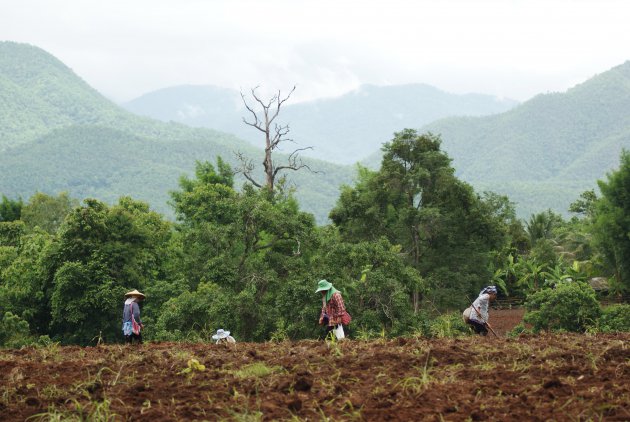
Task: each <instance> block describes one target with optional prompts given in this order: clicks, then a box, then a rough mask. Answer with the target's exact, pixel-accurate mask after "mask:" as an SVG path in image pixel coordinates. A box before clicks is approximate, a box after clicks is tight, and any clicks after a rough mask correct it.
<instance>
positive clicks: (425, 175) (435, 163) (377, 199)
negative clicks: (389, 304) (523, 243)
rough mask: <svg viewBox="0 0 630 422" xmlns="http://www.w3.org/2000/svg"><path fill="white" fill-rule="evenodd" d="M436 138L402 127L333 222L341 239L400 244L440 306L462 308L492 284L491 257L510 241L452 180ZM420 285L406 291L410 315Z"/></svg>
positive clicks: (345, 197)
mask: <svg viewBox="0 0 630 422" xmlns="http://www.w3.org/2000/svg"><path fill="white" fill-rule="evenodd" d="M440 144H441V140H440V138H439V137H437V136H434V135H431V134H424V135H418V134H417V133H416V131H414V130H410V129H407V130H405V131H403V132H399V133H396V135H395V137H394V139H393V140H392V142H391V143H387V144H385V146H384V147H383V150H384V157H383V162H382V165H381V169H380V170H379V171H378V172H373V171H370V170H368V169H362V172H361V175H360V179H359V181H358V182H357V184H356V186H355V187H354V188H351V187H346V188H345V189H344V190H343V192H342V194H341V197H340V199H339V202H338V204H337V206H336V207H335V208H334V209H333V210H332V212H331V219H332V220H333V222H334V223H335V224H336V225H337V226H338V227H339V229H340V232H341V234H342V236H343V238H344V239H345V240H347V241H373V240H375V239H378V238H379V237H384V238H386V239H388V240H389V241H390V242H392V243H394V244H399V245H401V246H402V251H401V252H402V253H403V254H404V256H405V259H406V261H407V262H408V264H409V265H410V266H411V267H412V268H414V269H416V270H417V271H418V272H419V274H420V275H421V277H422V279H423V280H424V282H425V283H426V285H427V286H428V287H430V288H429V289H428V292H427V294H426V295H425V297H426V298H427V299H430V300H431V301H433V302H435V303H436V304H438V305H440V306H444V305H450V306H462V305H464V304H465V303H466V302H467V299H466V295H467V294H468V295H472V294H473V293H475V292H477V291H478V290H479V288H480V287H481V285H483V284H484V283H486V282H487V280H488V279H489V278H490V276H491V275H490V273H489V270H490V261H489V256H490V251H492V250H497V249H501V247H502V246H503V245H504V243H506V242H507V241H508V236H507V233H506V231H505V230H502V229H505V227H504V226H503V223H504V221H502V219H501V218H499V217H498V216H497V215H495V214H493V213H492V212H491V211H490V209H489V207H486V204H484V200H483V199H482V198H480V197H479V196H477V195H476V194H475V192H474V190H473V189H472V188H471V187H470V186H469V185H468V184H466V183H464V182H462V181H460V180H459V179H457V178H456V177H455V176H454V169H453V168H452V167H451V165H450V159H449V158H448V156H447V155H446V154H445V153H444V152H442V151H441V150H440ZM420 293H421V292H420V290H419V286H416V287H414V288H413V289H412V300H413V303H414V309H415V310H416V311H417V310H418V309H419V306H420V299H421V295H420Z"/></svg>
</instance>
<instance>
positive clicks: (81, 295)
mask: <svg viewBox="0 0 630 422" xmlns="http://www.w3.org/2000/svg"><path fill="white" fill-rule="evenodd" d="M384 149H385V158H384V160H383V164H382V166H381V169H380V170H379V171H370V170H368V169H362V170H361V176H360V178H359V180H358V181H357V183H356V185H355V186H354V187H346V188H345V189H344V191H343V193H342V195H341V196H340V197H339V200H338V204H337V207H336V208H335V209H334V210H333V212H332V213H331V218H332V220H333V221H334V224H333V225H329V226H324V227H321V226H317V225H316V224H315V220H314V218H313V216H312V215H311V214H309V213H305V212H303V211H301V210H300V208H299V206H298V202H297V201H296V199H295V198H294V197H293V195H292V192H291V190H283V189H279V190H276V191H274V192H270V191H268V190H267V189H255V188H254V187H252V186H251V185H244V186H243V187H242V189H240V190H236V189H235V187H234V176H233V172H232V170H231V167H230V166H229V164H228V163H227V162H225V161H223V160H222V159H220V158H219V159H218V160H217V163H216V165H213V164H210V163H208V162H198V163H197V165H196V170H195V176H194V178H190V177H187V176H182V177H181V178H180V180H179V185H178V189H176V190H173V191H172V192H171V205H172V207H173V209H174V214H175V216H176V217H177V221H176V222H170V221H168V220H166V219H164V217H163V216H162V215H160V214H157V213H155V212H153V211H151V210H150V209H149V207H148V205H147V204H146V203H143V202H140V201H137V200H134V199H132V198H130V197H121V198H119V200H118V202H117V203H116V204H115V205H111V206H110V205H107V204H105V203H103V202H101V201H98V200H95V199H88V200H85V201H83V203H81V204H77V203H76V202H75V201H74V200H72V199H70V197H69V196H68V194H66V193H61V194H59V195H58V196H56V197H53V196H49V195H46V194H43V193H38V194H36V195H34V196H33V197H31V198H30V199H29V200H28V201H27V202H26V203H25V204H22V203H21V201H15V200H9V199H7V200H6V201H5V203H6V204H9V203H10V204H16V203H20V204H21V205H20V218H19V219H15V220H13V221H3V222H0V315H1V317H2V322H1V324H2V327H3V328H4V330H6V332H5V334H4V335H3V337H2V339H0V340H2V344H4V345H5V346H19V345H22V344H27V343H34V342H44V343H45V342H47V341H51V340H50V339H52V340H53V341H62V342H64V343H79V344H87V343H94V342H98V341H107V342H111V341H117V340H119V339H120V314H121V310H122V309H121V308H122V306H121V305H122V296H123V294H124V292H125V291H127V290H130V289H133V288H138V289H140V290H142V291H144V292H145V294H146V295H147V300H146V302H145V303H143V306H142V320H143V322H144V323H145V325H146V329H145V333H144V334H145V338H147V339H156V340H158V339H162V340H199V339H202V340H203V339H205V340H207V339H209V338H210V336H211V335H212V334H213V333H214V332H215V330H216V329H217V328H227V329H230V330H231V331H232V332H233V333H234V334H235V335H236V336H237V337H238V338H239V339H240V340H266V339H274V340H280V339H287V338H291V339H300V338H313V337H318V336H320V335H322V333H323V331H322V328H321V327H319V326H318V325H317V324H316V321H317V319H318V316H319V311H320V305H321V303H320V301H319V298H318V296H317V295H316V294H315V293H314V290H315V285H316V283H317V281H318V280H319V279H322V278H326V279H328V280H331V281H333V283H334V284H335V286H336V287H337V288H338V289H340V290H341V291H342V292H343V295H344V297H345V299H346V304H347V308H348V310H349V312H350V313H351V314H352V316H353V323H352V325H351V327H350V331H351V333H352V335H353V336H355V337H357V338H370V337H375V336H381V335H388V336H393V335H410V334H414V335H425V336H435V337H442V336H457V335H465V334H467V333H469V332H470V331H469V329H468V328H467V327H466V326H464V325H462V323H461V320H460V319H459V313H458V312H457V311H456V312H454V313H452V312H446V313H444V312H443V311H444V310H449V309H451V310H458V309H462V308H463V307H464V305H465V304H466V302H467V298H466V296H467V295H468V296H469V297H471V296H472V295H474V294H475V293H476V292H477V291H478V288H479V287H480V286H481V285H484V284H488V283H489V282H492V283H496V284H498V285H500V286H501V287H502V294H511V295H521V296H526V297H527V302H526V304H527V307H528V313H527V315H526V322H528V323H529V324H531V325H532V328H533V329H534V330H536V331H538V330H570V331H585V330H601V331H619V330H626V329H627V318H626V317H625V311H626V307H627V306H626V307H610V308H604V309H603V310H602V309H601V308H600V305H599V302H598V301H597V296H596V293H595V292H594V290H593V289H592V288H591V287H590V286H589V285H588V284H587V281H588V280H589V279H590V278H591V277H592V276H593V275H603V276H612V277H611V278H610V280H612V282H610V283H609V286H610V288H609V293H610V294H612V295H618V294H621V293H623V291H624V287H623V286H624V284H623V283H621V284H620V283H617V284H615V281H614V280H616V279H615V278H614V277H615V275H616V274H617V266H616V265H615V261H610V260H608V259H607V258H606V255H605V254H606V253H607V249H606V248H602V247H601V246H600V245H601V242H604V239H605V238H600V237H599V236H603V235H605V233H606V232H605V231H604V232H602V233H600V232H599V230H602V222H606V221H608V220H607V219H606V217H607V216H608V215H609V214H607V211H609V210H611V203H613V204H616V203H618V202H615V201H617V200H616V199H615V198H616V196H615V193H617V192H618V190H615V189H613V187H616V186H618V183H620V181H623V180H625V179H623V177H622V176H623V175H625V172H626V169H627V167H628V164H627V163H626V162H625V161H623V160H622V168H621V169H620V170H619V171H617V172H613V173H611V174H610V175H609V182H608V184H606V185H605V186H606V187H607V188H609V190H605V189H604V191H605V192H606V193H605V195H607V196H606V197H605V198H597V196H595V195H594V194H593V193H590V192H586V193H584V194H583V195H582V196H581V198H580V199H578V200H577V201H576V202H575V203H574V204H573V205H572V211H574V212H575V213H576V214H578V216H576V217H574V218H573V219H571V220H570V221H564V220H563V219H562V217H560V216H559V215H556V214H554V213H552V212H550V211H547V212H544V213H541V215H533V216H532V218H530V220H529V221H528V222H526V223H525V224H524V225H522V224H520V223H519V222H518V220H516V219H515V214H514V210H513V205H512V204H511V203H510V202H509V201H508V200H507V198H505V197H502V196H500V195H495V194H491V193H486V194H484V195H481V196H479V195H476V194H475V192H474V191H473V189H472V188H471V187H470V186H468V185H467V184H465V183H463V182H461V181H459V180H458V179H457V178H456V177H455V176H454V171H453V169H452V167H451V166H450V159H449V158H448V156H447V155H446V154H445V153H443V152H442V151H441V150H440V139H439V137H436V136H434V135H431V134H423V135H418V134H417V133H416V132H415V131H413V130H404V131H402V132H400V133H398V134H396V136H395V138H394V139H393V140H392V142H391V143H388V144H387V145H386V146H385V147H384ZM623 157H624V160H625V157H626V155H624V156H623ZM622 191H623V190H622ZM621 197H623V195H622V196H621ZM5 208H7V209H14V208H15V207H13V206H11V207H8V206H7V207H5ZM612 210H613V214H612V215H613V216H618V215H619V211H614V209H612ZM615 221H617V220H615ZM621 221H623V219H622V220H621ZM615 227H616V226H615ZM594 235H597V236H595V237H597V238H598V239H599V240H598V241H597V242H595V241H594V240H593V238H594ZM620 241H623V239H620ZM611 242H612V241H607V243H606V244H607V245H609V244H611ZM615 247H616V248H623V242H622V243H621V246H615ZM622 281H623V279H622ZM616 285H617V286H618V287H616V288H615V287H614V286H616ZM619 286H620V287H619ZM600 294H601V293H600ZM440 314H441V315H440ZM600 315H601V319H600ZM49 337H50V339H49Z"/></svg>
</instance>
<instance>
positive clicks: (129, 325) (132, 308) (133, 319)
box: [122, 290, 144, 344]
mask: <svg viewBox="0 0 630 422" xmlns="http://www.w3.org/2000/svg"><path fill="white" fill-rule="evenodd" d="M142 300H144V294H142V293H140V292H139V291H138V290H132V291H130V292H127V293H125V305H124V307H123V325H122V329H123V335H124V336H125V343H128V344H132V343H133V342H136V343H142V334H141V330H142V329H143V328H144V325H142V321H141V320H140V306H139V305H138V303H139V302H140V301H142Z"/></svg>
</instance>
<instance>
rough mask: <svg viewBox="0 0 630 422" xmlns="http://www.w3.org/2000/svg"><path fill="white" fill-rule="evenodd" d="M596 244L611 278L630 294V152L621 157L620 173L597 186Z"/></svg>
mask: <svg viewBox="0 0 630 422" xmlns="http://www.w3.org/2000/svg"><path fill="white" fill-rule="evenodd" d="M598 184H599V188H600V190H601V192H602V198H601V199H600V200H599V201H598V203H597V211H596V213H597V217H596V222H595V240H596V242H597V246H598V248H599V250H600V251H601V252H602V255H603V259H604V263H605V265H606V267H607V268H608V271H609V274H610V275H611V276H612V277H614V278H615V279H616V280H617V282H619V283H621V285H622V286H623V288H624V290H625V291H629V290H630V195H629V194H628V192H630V152H628V151H626V150H624V151H623V152H622V153H621V164H620V167H619V169H618V170H616V171H613V172H611V173H609V174H608V175H607V180H606V181H602V180H600V181H599V182H598Z"/></svg>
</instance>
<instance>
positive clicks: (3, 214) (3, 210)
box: [0, 195, 24, 221]
mask: <svg viewBox="0 0 630 422" xmlns="http://www.w3.org/2000/svg"><path fill="white" fill-rule="evenodd" d="M23 205H24V204H23V203H22V199H21V198H20V199H17V200H12V199H9V198H7V197H6V196H4V195H2V202H0V221H15V220H19V219H20V215H21V212H22V206H23Z"/></svg>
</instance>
